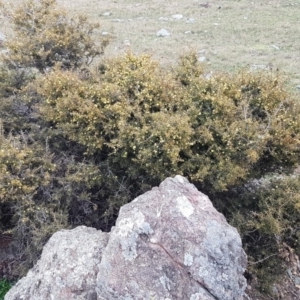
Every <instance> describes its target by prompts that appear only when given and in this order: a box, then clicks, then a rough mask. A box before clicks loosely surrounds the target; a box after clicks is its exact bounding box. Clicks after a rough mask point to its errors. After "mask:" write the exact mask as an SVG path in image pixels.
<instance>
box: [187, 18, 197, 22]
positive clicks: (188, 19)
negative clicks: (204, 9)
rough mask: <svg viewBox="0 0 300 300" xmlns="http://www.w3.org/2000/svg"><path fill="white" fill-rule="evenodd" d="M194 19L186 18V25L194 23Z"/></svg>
mask: <svg viewBox="0 0 300 300" xmlns="http://www.w3.org/2000/svg"><path fill="white" fill-rule="evenodd" d="M194 22H195V19H193V18H187V20H186V23H194Z"/></svg>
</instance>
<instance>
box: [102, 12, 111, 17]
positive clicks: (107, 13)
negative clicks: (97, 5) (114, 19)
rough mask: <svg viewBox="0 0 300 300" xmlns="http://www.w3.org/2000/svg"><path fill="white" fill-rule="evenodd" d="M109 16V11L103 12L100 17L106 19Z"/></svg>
mask: <svg viewBox="0 0 300 300" xmlns="http://www.w3.org/2000/svg"><path fill="white" fill-rule="evenodd" d="M110 15H111V12H110V11H106V12H104V13H103V14H102V16H104V17H108V16H110Z"/></svg>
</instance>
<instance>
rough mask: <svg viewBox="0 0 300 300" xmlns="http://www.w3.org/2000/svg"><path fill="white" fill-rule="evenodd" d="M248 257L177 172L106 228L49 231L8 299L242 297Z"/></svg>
mask: <svg viewBox="0 0 300 300" xmlns="http://www.w3.org/2000/svg"><path fill="white" fill-rule="evenodd" d="M246 263H247V259H246V255H245V253H244V251H243V249H242V244H241V239H240V237H239V235H238V233H237V231H236V229H234V228H233V227H231V226H230V225H229V224H228V223H227V222H226V220H225V218H224V216H223V215H221V214H220V213H218V212H217V211H216V210H215V208H214V207H213V205H212V203H211V202H210V200H209V199H208V197H207V196H206V195H204V194H202V193H200V192H199V191H198V190H197V189H196V188H195V186H194V185H192V184H190V183H189V182H188V181H187V180H186V179H185V178H184V177H182V176H176V177H175V178H167V179H166V180H165V181H163V182H162V183H161V184H160V186H159V187H155V188H153V189H152V190H151V191H149V192H147V193H145V194H143V195H141V196H139V197H138V198H136V199H135V200H134V201H132V202H131V203H129V204H126V205H124V206H123V207H122V208H121V210H120V213H119V217H118V219H117V222H116V226H115V227H113V228H112V230H111V232H110V233H109V234H105V233H102V232H101V231H96V230H95V229H91V228H87V227H84V226H81V227H78V228H76V229H74V230H63V231H60V232H58V233H56V234H54V235H53V236H52V238H51V239H50V240H49V242H48V243H47V244H46V246H45V247H44V250H43V254H42V257H41V259H40V261H39V262H38V263H37V265H36V266H35V267H34V268H33V269H32V270H31V271H30V272H29V273H28V275H27V276H26V277H25V278H23V279H22V280H20V281H19V282H18V283H17V285H16V286H15V287H13V289H12V290H11V291H10V292H9V293H8V294H7V296H6V297H5V300H21V299H24V300H25V299H26V300H27V299H28V300H29V299H31V300H34V299H43V300H47V299H55V300H66V299H87V300H88V299H90V300H92V299H93V300H97V299H101V300H110V299H124V300H125V299H126V300H130V299H141V300H147V299H149V300H150V299H152V300H154V299H156V300H161V299H164V300H167V299H170V300H171V299H183V300H185V299H188V300H217V299H218V300H240V299H243V294H244V290H245V288H246V280H245V278H244V277H243V273H244V270H245V268H246Z"/></svg>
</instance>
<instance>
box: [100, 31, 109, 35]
mask: <svg viewBox="0 0 300 300" xmlns="http://www.w3.org/2000/svg"><path fill="white" fill-rule="evenodd" d="M101 34H102V35H109V32H107V31H103V32H102V33H101Z"/></svg>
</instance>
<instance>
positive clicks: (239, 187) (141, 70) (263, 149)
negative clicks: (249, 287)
mask: <svg viewBox="0 0 300 300" xmlns="http://www.w3.org/2000/svg"><path fill="white" fill-rule="evenodd" d="M32 12H34V18H32V15H33V13H32ZM12 16H15V17H13V18H11V21H12V22H13V24H14V26H15V30H16V37H15V38H14V39H12V40H9V41H7V42H6V45H5V46H6V47H7V49H8V51H7V53H6V54H5V56H4V57H2V61H1V70H0V71H1V72H0V79H1V83H0V84H1V87H2V89H1V94H0V97H1V98H0V99H1V101H0V108H1V111H0V116H1V119H2V121H1V132H0V142H1V143H0V179H1V184H0V212H2V213H1V214H0V229H1V230H2V231H4V232H9V233H12V234H13V235H14V237H15V239H16V240H18V241H19V244H20V251H21V252H22V253H23V256H22V262H23V263H22V264H21V266H22V268H23V269H22V270H18V272H19V275H23V274H24V272H25V271H26V270H27V269H28V268H29V267H30V266H32V264H33V263H34V262H35V261H36V259H37V258H38V256H39V253H40V251H41V249H42V247H43V245H44V244H45V242H46V241H47V239H48V238H49V237H50V236H51V234H52V233H53V232H55V231H56V230H58V229H60V228H66V227H73V226H77V225H80V224H84V225H88V226H94V227H96V228H98V229H102V230H109V229H110V227H111V226H112V225H113V222H114V220H115V219H116V216H117V214H118V210H119V208H120V206H121V205H123V204H124V203H127V202H128V201H131V200H132V199H133V198H134V197H136V196H138V195H139V194H140V193H142V192H144V191H146V190H147V189H149V187H151V186H153V185H157V184H158V183H159V182H160V181H161V180H163V179H164V178H165V177H167V176H174V175H176V174H181V175H184V176H186V177H188V178H189V179H190V180H191V181H192V182H193V183H194V184H195V185H196V186H197V187H198V188H199V189H201V190H203V191H205V192H206V193H207V194H208V195H210V196H212V197H211V199H212V200H214V202H215V205H216V206H217V207H218V208H219V210H220V211H221V212H223V213H224V214H225V215H226V217H227V218H228V220H229V221H231V222H232V224H234V225H235V226H236V227H238V229H239V230H240V233H241V235H242V238H243V240H244V247H245V249H246V251H247V254H248V255H249V258H250V267H249V272H250V273H252V274H253V275H255V276H258V277H259V279H260V280H261V287H262V288H263V289H264V290H265V291H267V287H268V286H270V283H271V282H272V280H274V278H271V279H270V277H267V276H266V274H267V273H268V272H269V267H270V264H272V266H274V265H276V266H281V265H282V264H281V262H282V260H281V258H280V257H279V252H280V249H281V246H282V244H283V243H286V244H288V245H289V246H290V247H292V248H294V249H295V250H296V251H298V252H299V251H300V250H299V243H298V235H299V234H298V231H297V230H298V227H299V222H300V220H299V218H298V215H299V213H298V211H299V207H300V202H299V201H300V199H299V196H298V195H299V190H298V189H299V188H298V187H299V184H298V183H299V177H297V176H296V177H295V176H294V177H291V176H289V174H291V173H292V172H293V170H294V168H295V166H297V164H298V162H299V155H300V144H299V141H300V120H299V113H300V106H299V102H298V101H297V99H295V98H294V95H292V94H290V93H289V92H288V91H287V89H286V87H285V85H284V83H283V82H282V80H281V77H280V74H277V73H267V72H260V73H253V72H246V71H241V72H239V73H237V74H234V75H230V74H225V73H218V74H215V75H213V76H210V77H208V76H206V74H207V71H206V70H205V68H204V66H203V65H202V64H200V63H199V61H198V59H197V56H196V55H195V54H194V53H191V54H188V55H185V56H183V57H182V58H181V59H180V61H179V63H178V65H177V66H176V67H174V68H172V69H169V70H167V69H165V68H163V67H161V66H160V65H159V64H158V63H157V62H155V61H153V60H152V59H151V58H150V57H149V56H147V55H139V56H136V55H133V54H132V53H130V52H129V53H126V54H124V55H122V56H118V57H116V58H112V59H110V60H108V59H104V60H102V61H101V63H99V64H97V65H95V64H94V65H91V66H88V64H86V63H87V62H89V59H87V58H89V57H90V58H92V57H94V56H95V55H99V54H101V53H102V50H101V51H99V46H98V44H96V43H94V42H93V41H92V39H91V37H90V34H91V32H92V29H93V28H94V26H93V25H90V24H89V23H88V21H87V20H86V19H83V18H79V19H78V20H72V21H70V20H69V19H68V16H67V14H66V13H65V12H64V11H61V10H60V9H59V8H57V6H56V3H55V1H54V0H39V1H31V0H30V1H27V2H26V4H24V5H23V6H22V8H17V10H16V11H15V12H13V13H12ZM31 31H32V32H37V33H38V34H37V35H36V37H35V38H32V36H31V35H30V33H31ZM69 35H71V36H72V37H73V38H72V39H67V36H69ZM82 35H84V38H83V39H81V37H82ZM42 37H44V38H42ZM100 44H101V47H102V48H103V47H105V46H106V41H102V43H101V41H100ZM26 45H28V47H27V46H26ZM101 47H100V48H101ZM102 48H101V49H102ZM274 174H280V175H281V177H278V175H276V176H275V175H274ZM266 176H267V177H268V176H269V177H270V176H271V179H270V180H269V181H268V182H267V183H265V184H262V185H259V186H255V185H252V186H251V184H250V186H251V188H248V189H247V187H249V182H250V183H251V182H253V180H258V179H261V178H266ZM272 178H273V179H272ZM274 178H275V179H274ZM4 211H5V215H4ZM262 240H263V241H264V243H262V242H261V241H262ZM270 251H271V252H272V255H271V254H270ZM274 253H275V254H274ZM273 254H274V255H273ZM269 255H271V257H272V259H267V257H268V256H269ZM257 261H261V263H258V264H256V263H255V262H257ZM277 269H278V268H277ZM279 271H282V269H280V270H279V269H278V272H279ZM273 274H275V272H273Z"/></svg>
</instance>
